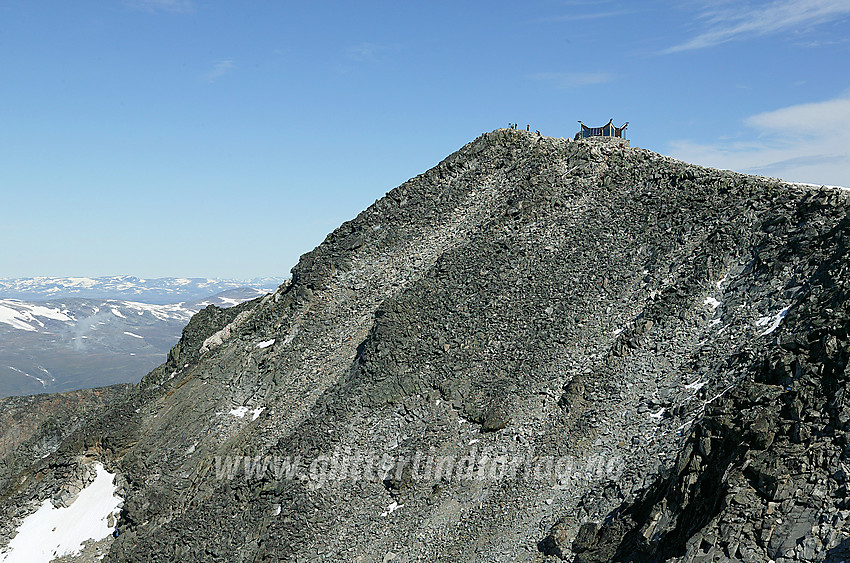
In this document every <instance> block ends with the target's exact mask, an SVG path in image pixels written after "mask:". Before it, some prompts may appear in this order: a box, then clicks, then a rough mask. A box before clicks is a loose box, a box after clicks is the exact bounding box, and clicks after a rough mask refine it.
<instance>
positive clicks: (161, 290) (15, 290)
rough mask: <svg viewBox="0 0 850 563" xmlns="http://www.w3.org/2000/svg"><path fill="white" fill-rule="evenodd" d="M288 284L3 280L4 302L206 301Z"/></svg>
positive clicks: (202, 280)
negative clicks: (234, 292) (232, 292)
mask: <svg viewBox="0 0 850 563" xmlns="http://www.w3.org/2000/svg"><path fill="white" fill-rule="evenodd" d="M284 281H285V278H254V279H249V280H236V279H219V278H138V277H135V276H107V277H96V278H85V277H80V278H75V277H67V278H53V277H35V278H0V299H20V300H23V301H44V300H47V299H57V298H69V297H89V298H98V299H124V300H130V301H136V302H141V303H152V304H166V303H178V302H180V301H192V300H198V299H203V298H205V297H208V296H210V295H214V294H217V293H221V292H222V291H227V290H229V289H237V288H241V287H249V288H253V289H258V290H262V291H266V292H267V291H273V290H274V289H276V288H277V287H278V286H279V285H280V284H282V283H283V282H284Z"/></svg>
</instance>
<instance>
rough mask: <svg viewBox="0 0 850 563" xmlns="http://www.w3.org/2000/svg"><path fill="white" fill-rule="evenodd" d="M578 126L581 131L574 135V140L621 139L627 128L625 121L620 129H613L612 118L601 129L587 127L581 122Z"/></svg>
mask: <svg viewBox="0 0 850 563" xmlns="http://www.w3.org/2000/svg"><path fill="white" fill-rule="evenodd" d="M579 125H581V131H579V132H578V133H576V137H575V138H576V140H579V139H587V138H589V137H617V138H621V139H622V138H623V133H624V132H625V130H626V127H628V126H629V122H628V121H626V122H625V123H623V126H622V127H615V126H614V119H613V118H612V119H611V121H609V122H608V123H607V124H606V125H603V126H602V127H588V126H587V125H585V124H584V123H582V122H581V121H579Z"/></svg>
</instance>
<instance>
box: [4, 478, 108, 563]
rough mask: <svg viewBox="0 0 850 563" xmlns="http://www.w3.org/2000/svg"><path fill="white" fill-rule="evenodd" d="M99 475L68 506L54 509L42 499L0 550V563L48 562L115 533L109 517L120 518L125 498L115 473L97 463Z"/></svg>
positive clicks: (48, 502) (48, 501) (78, 550)
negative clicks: (0, 551) (34, 510)
mask: <svg viewBox="0 0 850 563" xmlns="http://www.w3.org/2000/svg"><path fill="white" fill-rule="evenodd" d="M95 470H96V471H97V477H96V478H95V480H94V481H93V482H92V483H91V484H90V485H89V486H88V487H86V488H85V489H83V490H82V491H80V494H79V495H78V496H77V499H76V500H75V501H74V502H73V503H71V506H69V507H67V508H55V507H54V506H53V504H52V503H51V502H50V499H47V500H45V501H44V502H42V504H41V507H40V508H39V509H38V511H37V512H35V513H34V514H30V515H29V516H27V518H26V519H25V520H24V521H23V523H22V524H21V526H20V527H19V528H18V534H17V535H16V536H15V537H14V538H12V541H10V542H9V546H8V547H7V550H6V551H5V552H3V553H0V563H18V562H20V563H39V562H42V561H43V562H45V563H46V562H48V561H51V560H53V559H54V558H56V557H61V556H63V555H75V554H78V553H79V552H80V551H81V550H82V548H83V543H84V542H85V541H87V540H94V541H99V540H102V539H104V538H106V537H108V536H109V535H110V534H111V533H112V530H113V529H112V528H111V527H110V526H109V524H107V522H108V519H109V516H110V515H113V517H114V519H117V518H118V514H119V512H120V507H121V505H122V503H123V499H121V498H120V497H117V496H115V490H116V487H115V485H114V484H113V480H114V478H115V475H113V474H111V473H109V471H107V470H106V469H104V467H103V466H102V465H101V464H100V463H98V464H96V465H95Z"/></svg>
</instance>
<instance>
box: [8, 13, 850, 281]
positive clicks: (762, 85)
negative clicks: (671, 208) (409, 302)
mask: <svg viewBox="0 0 850 563" xmlns="http://www.w3.org/2000/svg"><path fill="white" fill-rule="evenodd" d="M0 71H2V89H0V127H1V128H2V134H0V181H2V200H0V201H2V207H0V208H2V210H3V220H2V222H0V244H1V245H2V250H0V277H24V276H36V275H53V276H65V275H85V276H96V275H113V274H132V275H139V276H144V277H162V276H192V277H194V276H213V277H215V276H218V277H234V278H248V277H254V276H265V275H277V276H280V275H287V274H288V272H289V269H290V268H291V267H292V266H293V265H294V264H295V263H296V261H297V259H298V256H299V255H300V254H303V253H304V252H307V251H309V250H310V249H311V248H313V247H314V246H315V245H316V244H318V243H320V242H321V241H322V239H323V238H324V236H325V235H326V234H327V233H328V232H330V231H331V230H332V229H333V228H335V227H336V226H337V225H338V224H339V223H341V222H342V221H344V220H347V219H350V218H352V217H354V216H355V215H356V214H357V213H358V212H359V211H360V210H362V209H363V208H365V207H366V206H368V205H369V204H371V203H372V202H373V201H374V200H375V199H377V198H380V197H381V196H383V195H384V194H385V193H386V192H387V191H389V190H390V189H392V188H393V187H395V186H397V185H398V184H400V183H402V182H403V181H405V180H406V179H408V178H410V177H412V176H415V175H417V174H419V173H421V172H423V171H425V170H426V169H428V168H430V167H431V166H433V165H435V164H436V163H437V162H439V161H440V160H441V159H442V158H444V157H445V156H447V155H448V154H450V153H451V152H453V151H454V150H456V149H457V148H459V147H460V146H462V145H463V144H464V143H466V142H468V141H470V140H472V139H473V138H475V137H476V136H478V135H480V134H481V133H483V132H485V131H489V130H492V129H495V128H498V127H504V126H506V125H507V124H508V123H509V122H517V123H519V124H520V126H521V127H525V125H526V124H530V125H531V129H532V130H535V129H539V130H540V131H541V132H542V133H544V134H546V135H551V136H557V137H561V136H564V137H566V136H571V135H572V134H574V133H575V131H576V129H577V121H578V120H582V121H584V122H585V123H587V124H591V125H602V124H604V123H606V122H607V121H608V120H609V119H610V118H614V121H615V123H617V124H618V125H619V124H621V123H622V122H624V121H629V122H630V125H629V130H628V133H629V135H628V136H629V137H630V139H631V141H632V143H633V144H634V145H637V146H640V147H644V148H648V149H651V150H654V151H657V152H660V153H663V154H667V155H670V156H674V157H676V158H681V159H683V160H688V161H690V162H695V163H697V164H703V165H709V166H717V167H721V168H730V169H734V170H739V171H743V172H751V173H757V174H762V175H767V176H774V177H781V178H783V179H786V180H793V181H803V182H810V183H826V184H833V185H844V186H850V1H848V0H793V1H792V0H767V1H747V0H736V1H734V2H733V1H726V0H713V1H711V2H708V1H699V0H656V1H637V0H630V1H618V0H598V1H596V0H572V1H571V0H560V1H555V0H526V1H524V2H515V1H511V2H508V1H489V2H482V1H469V2H463V1H452V2H443V1H432V2H397V1H395V2H389V1H388V2H369V1H364V2H323V1H314V2H238V3H237V2H224V1H221V2H205V1H203V0H125V1H121V0H115V1H111V2H104V1H100V2H91V1H76V2H65V1H53V2H50V1H41V2H31V1H15V0H7V1H5V2H3V3H2V5H0Z"/></svg>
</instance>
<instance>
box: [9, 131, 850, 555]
mask: <svg viewBox="0 0 850 563" xmlns="http://www.w3.org/2000/svg"><path fill="white" fill-rule="evenodd" d="M847 210H848V199H847V195H846V193H842V192H841V191H839V190H833V189H825V188H822V189H816V188H815V189H813V188H810V187H802V186H798V185H791V184H787V183H783V182H780V181H777V180H771V179H765V178H759V177H752V176H746V175H742V174H736V173H732V172H727V171H719V170H713V169H710V168H703V167H699V166H694V165H691V164H686V163H683V162H679V161H676V160H673V159H670V158H666V157H663V156H660V155H658V154H655V153H652V152H650V151H647V150H643V149H639V148H627V147H623V146H620V145H609V144H600V143H598V142H596V141H594V140H593V139H589V140H579V141H568V140H565V139H556V138H548V137H543V136H540V135H537V134H534V133H528V132H525V131H517V130H512V129H511V130H508V129H500V130H496V131H493V132H490V133H486V134H484V135H482V136H481V137H479V138H478V139H476V140H475V141H473V142H471V143H469V144H467V145H465V146H464V147H463V148H461V149H460V150H459V151H457V152H456V153H454V154H452V155H450V156H449V157H447V158H446V159H445V160H443V161H442V162H441V163H440V164H438V165H437V166H435V167H434V168H432V169H431V170H429V171H427V172H425V173H424V174H421V175H419V176H417V177H415V178H413V179H411V180H409V181H408V182H405V183H404V184H402V185H401V186H399V187H398V188H396V189H394V190H392V191H391V192H389V193H388V194H387V195H386V196H385V197H383V198H382V199H380V200H378V201H376V202H375V203H374V204H373V205H372V206H370V207H369V208H368V209H366V210H365V211H363V212H362V213H361V214H360V215H358V216H357V217H356V218H355V219H353V220H351V221H348V222H346V223H344V224H343V225H341V226H340V227H339V228H338V229H337V230H335V231H334V232H332V233H331V234H330V235H328V237H327V238H326V239H325V241H324V242H323V243H322V244H321V245H319V246H318V247H317V248H316V249H315V250H313V251H312V252H310V253H308V254H305V255H304V256H303V257H302V258H301V260H300V262H299V263H298V265H297V266H296V267H295V268H294V269H293V271H292V278H291V281H290V282H288V283H285V284H284V285H282V286H280V287H279V288H278V289H277V290H276V291H275V292H274V293H272V294H270V295H267V296H265V297H263V298H259V299H256V300H253V301H249V302H246V303H243V304H240V305H237V306H235V307H232V308H229V309H220V308H217V307H214V306H211V307H207V308H205V309H203V310H202V311H200V312H199V313H198V314H196V315H195V316H194V317H193V318H192V319H191V320H190V321H189V323H188V325H187V326H186V328H185V329H184V330H183V335H182V338H181V340H180V342H179V344H177V346H175V347H174V348H173V349H172V350H171V352H170V354H169V359H168V361H167V362H166V363H165V364H163V365H162V366H160V367H158V368H156V369H155V370H153V371H152V372H151V373H150V374H149V375H147V376H146V377H145V378H144V379H143V380H142V381H141V383H140V384H139V385H138V386H134V387H132V388H130V389H129V390H123V389H122V390H118V391H114V392H112V393H111V394H110V395H108V396H102V397H101V398H100V399H99V400H97V401H89V402H86V403H85V405H86V408H85V413H84V416H83V415H80V417H78V418H79V420H77V421H76V422H75V423H74V424H73V425H60V427H59V428H57V427H55V425H54V426H51V425H50V424H49V422H50V420H48V421H46V422H45V423H43V424H42V425H40V426H39V427H38V428H37V429H30V430H29V432H28V433H27V434H26V435H25V436H21V437H19V438H15V436H8V435H6V436H5V437H4V440H5V441H4V442H3V444H4V448H3V449H2V450H0V454H2V455H3V458H2V459H3V464H0V499H2V501H0V503H2V504H0V514H2V518H0V545H6V544H7V543H8V542H9V541H10V540H12V538H13V537H15V536H16V534H23V533H24V530H26V529H27V528H26V527H27V526H28V525H29V524H28V523H31V522H33V519H34V518H38V517H39V516H38V515H39V513H40V511H41V510H48V509H46V508H41V509H39V506H40V505H41V504H42V503H43V502H44V501H48V500H50V499H52V501H53V503H54V506H55V507H57V508H54V510H57V511H59V510H61V509H62V507H63V506H70V507H73V505H74V502H75V501H74V498H76V497H75V495H82V493H83V492H86V491H88V490H90V487H94V486H95V485H94V484H95V483H99V482H101V481H98V479H101V476H102V475H103V472H104V471H108V472H110V473H111V474H115V475H116V478H115V485H116V487H117V494H119V495H120V496H121V498H122V499H123V508H122V509H121V513H120V516H119V517H118V518H117V520H116V519H115V518H114V516H112V515H111V513H108V512H104V514H103V521H104V522H106V524H104V525H108V524H109V523H110V522H111V523H112V524H113V525H114V526H115V527H116V530H117V532H116V533H117V537H113V536H108V537H106V538H103V539H101V537H102V536H97V537H94V536H91V537H92V538H93V539H92V540H91V541H89V542H85V541H83V542H82V543H80V547H79V548H73V549H72V548H67V547H62V546H66V544H61V546H60V547H59V548H57V549H60V548H61V549H63V550H67V551H63V553H65V552H66V553H79V557H80V558H81V559H82V560H86V559H88V560H94V559H96V558H98V557H101V556H104V555H105V556H104V558H103V560H104V561H175V560H179V561H384V562H387V561H437V560H440V561H543V560H551V561H556V560H560V559H566V560H575V561H608V560H635V561H658V560H678V561H716V560H730V559H731V560H743V561H767V560H770V559H773V560H774V561H777V562H780V561H821V560H824V559H826V560H834V561H840V560H842V559H844V558H846V557H850V539H848V537H850V535H848V532H847V529H848V527H847V526H848V518H850V512H848V511H850V497H848V492H847V487H848V485H847V479H848V472H849V471H850V470H848V469H847V467H848V460H847V454H848V443H850V434H848V425H850V402H848V401H850V398H848V396H847V393H846V388H847V378H848V372H847V369H848V368H847V360H848V356H850V346H848V314H847V299H846V298H847V272H848V265H850V264H848V260H850V259H848V255H847V251H846V248H847V246H848V243H850V223H849V221H850V219H848V217H847ZM62 404H66V403H62ZM62 416H64V417H72V416H73V415H69V414H67V413H65V414H63V415H62ZM61 420H65V418H62V419H61ZM45 437H50V440H47V439H46V438H45ZM98 463H99V464H102V466H100V465H97V464H98ZM104 468H105V469H104ZM79 498H82V497H81V496H80V497H79ZM107 504H108V503H107ZM48 508H49V507H48ZM92 518H97V516H96V515H93V516H92ZM82 539H83V540H85V538H82ZM12 541H13V542H14V540H12ZM57 545H59V544H57ZM16 549H18V548H17V547H15V546H14V545H13V546H12V548H11V549H10V551H9V552H8V557H10V558H13V557H15V553H16ZM61 554H62V553H59V555H61ZM2 557H3V556H2V555H0V560H2ZM10 560H12V559H10Z"/></svg>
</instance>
